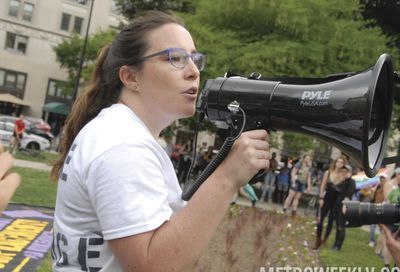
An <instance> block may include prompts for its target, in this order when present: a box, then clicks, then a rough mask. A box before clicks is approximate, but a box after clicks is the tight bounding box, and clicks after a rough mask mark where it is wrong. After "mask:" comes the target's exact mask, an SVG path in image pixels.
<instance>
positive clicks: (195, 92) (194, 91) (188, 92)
mask: <svg viewBox="0 0 400 272" xmlns="http://www.w3.org/2000/svg"><path fill="white" fill-rule="evenodd" d="M185 93H186V94H190V95H196V94H197V88H190V89H189V90H187V91H186V92H185Z"/></svg>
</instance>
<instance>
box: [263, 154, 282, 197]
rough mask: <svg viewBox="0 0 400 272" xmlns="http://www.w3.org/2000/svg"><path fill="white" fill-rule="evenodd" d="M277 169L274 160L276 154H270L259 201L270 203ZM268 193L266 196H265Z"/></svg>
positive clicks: (276, 162) (276, 163)
mask: <svg viewBox="0 0 400 272" xmlns="http://www.w3.org/2000/svg"><path fill="white" fill-rule="evenodd" d="M277 168H278V161H277V160H276V153H275V152H273V153H272V158H271V159H270V160H269V169H268V171H267V173H266V175H265V178H264V184H263V186H262V194H261V201H266V200H267V201H268V202H270V203H271V202H272V192H273V188H274V185H275V180H276V174H275V171H276V170H277ZM267 193H268V194H267Z"/></svg>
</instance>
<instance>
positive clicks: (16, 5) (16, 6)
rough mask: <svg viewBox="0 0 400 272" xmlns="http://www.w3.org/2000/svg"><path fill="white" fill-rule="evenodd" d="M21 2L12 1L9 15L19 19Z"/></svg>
mask: <svg viewBox="0 0 400 272" xmlns="http://www.w3.org/2000/svg"><path fill="white" fill-rule="evenodd" d="M19 5H20V3H19V0H10V7H9V9H8V15H10V16H13V17H18V10H19Z"/></svg>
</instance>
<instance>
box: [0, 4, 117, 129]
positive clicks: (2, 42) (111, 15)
mask: <svg viewBox="0 0 400 272" xmlns="http://www.w3.org/2000/svg"><path fill="white" fill-rule="evenodd" d="M91 1H94V0H2V1H0V114H16V115H17V114H20V113H23V114H25V115H28V116H33V117H42V118H44V119H45V120H47V121H48V122H49V123H50V124H52V123H53V124H56V123H57V124H56V125H57V126H60V123H62V122H63V120H64V119H65V117H66V114H67V113H68V109H69V107H70V105H71V103H72V95H70V94H66V93H65V92H64V91H63V88H62V85H63V84H62V83H63V82H65V81H66V80H67V77H68V74H67V71H66V70H65V69H62V68H61V67H60V64H59V63H58V62H57V60H56V54H55V52H54V50H53V47H55V46H57V45H58V44H60V43H61V42H63V41H64V40H65V39H69V38H71V36H72V34H73V33H74V32H75V33H77V34H78V35H80V36H81V37H82V38H84V37H85V35H86V30H87V27H88V20H89V14H90V9H91V3H92V2H91ZM121 21H123V17H122V16H120V15H118V14H117V12H116V8H115V3H114V1H113V0H98V1H95V2H94V3H93V10H92V17H91V21H90V26H89V31H88V32H89V35H90V34H92V33H94V32H97V31H101V30H106V29H107V28H109V27H114V28H117V27H118V26H119V25H120V22H121ZM77 54H80V52H77ZM55 132H56V133H57V131H55Z"/></svg>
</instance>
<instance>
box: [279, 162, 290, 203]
mask: <svg viewBox="0 0 400 272" xmlns="http://www.w3.org/2000/svg"><path fill="white" fill-rule="evenodd" d="M289 184H290V168H289V165H288V160H287V159H286V160H285V161H284V162H283V166H282V167H281V169H280V170H279V174H278V188H277V189H278V190H277V191H278V203H280V204H283V203H284V201H285V198H286V194H287V192H288V190H289Z"/></svg>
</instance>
